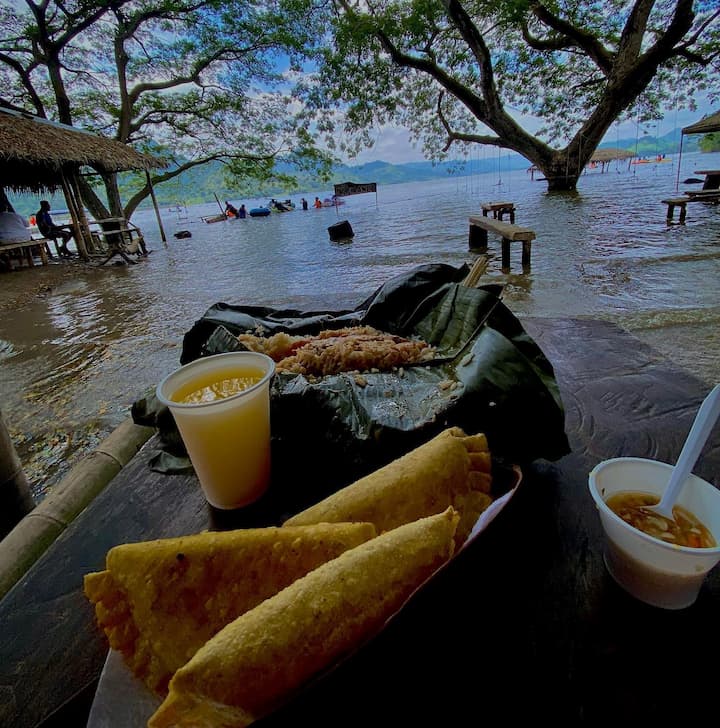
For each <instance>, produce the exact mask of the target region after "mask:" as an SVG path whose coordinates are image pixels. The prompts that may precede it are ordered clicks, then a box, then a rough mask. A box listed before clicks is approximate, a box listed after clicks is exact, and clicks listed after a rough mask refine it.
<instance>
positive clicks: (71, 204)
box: [60, 170, 90, 260]
mask: <svg viewBox="0 0 720 728" xmlns="http://www.w3.org/2000/svg"><path fill="white" fill-rule="evenodd" d="M60 176H61V179H62V187H63V192H64V194H65V201H66V202H67V205H68V210H70V217H71V219H72V222H73V234H74V235H75V242H76V243H77V248H78V252H79V253H80V257H81V258H83V260H89V257H90V256H89V255H88V252H87V248H86V246H85V236H84V234H83V231H82V227H81V226H80V220H79V218H78V214H79V213H78V210H77V205H76V203H75V197H74V195H73V191H72V188H71V186H70V184H69V182H68V181H67V178H66V177H65V172H64V171H63V170H60Z"/></svg>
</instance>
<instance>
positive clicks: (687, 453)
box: [645, 384, 720, 520]
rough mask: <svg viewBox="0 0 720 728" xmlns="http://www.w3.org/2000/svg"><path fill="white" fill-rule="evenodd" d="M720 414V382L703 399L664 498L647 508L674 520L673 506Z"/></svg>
mask: <svg viewBox="0 0 720 728" xmlns="http://www.w3.org/2000/svg"><path fill="white" fill-rule="evenodd" d="M718 415H720V384H716V385H715V387H714V388H713V389H712V391H711V392H710V394H708V396H707V397H705V399H704V400H703V403H702V404H701V405H700V409H699V410H698V413H697V415H695V421H694V422H693V424H692V427H691V428H690V432H689V433H688V436H687V439H686V440H685V444H684V445H683V449H682V451H681V453H680V457H679V458H678V460H677V463H676V464H675V467H674V468H673V471H672V473H671V474H670V480H669V481H668V484H667V487H666V488H665V492H664V493H663V496H662V499H661V500H660V502H659V503H658V504H657V505H655V506H646V507H645V508H646V510H648V511H653V512H654V513H657V514H658V515H661V516H665V518H669V519H670V520H673V506H674V505H675V501H676V500H677V497H678V496H679V495H680V491H681V490H682V488H683V486H684V485H685V481H686V480H687V479H688V476H689V475H690V473H691V472H692V469H693V468H694V467H695V462H696V461H697V459H698V457H699V456H700V451H701V450H702V449H703V446H704V445H705V442H706V440H707V439H708V436H709V435H710V433H711V432H712V429H713V427H714V426H715V422H716V421H717V419H718Z"/></svg>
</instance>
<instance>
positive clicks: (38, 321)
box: [0, 155, 720, 499]
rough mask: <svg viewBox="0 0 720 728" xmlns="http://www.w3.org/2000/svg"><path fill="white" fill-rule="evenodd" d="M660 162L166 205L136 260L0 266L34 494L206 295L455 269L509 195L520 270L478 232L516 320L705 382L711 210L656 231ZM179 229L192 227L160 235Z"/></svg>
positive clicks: (88, 445) (109, 416) (83, 444)
mask: <svg viewBox="0 0 720 728" xmlns="http://www.w3.org/2000/svg"><path fill="white" fill-rule="evenodd" d="M686 164H687V165H688V166H687V167H686V166H685V165H686ZM646 166H650V165H646ZM661 167H662V168H663V169H658V170H652V169H642V170H641V172H639V173H638V175H631V174H629V173H621V172H620V170H619V169H618V170H617V171H616V172H612V173H611V174H606V175H602V176H601V175H599V174H597V175H593V176H592V177H591V176H590V175H587V176H586V177H584V178H583V179H582V180H581V183H580V191H579V192H578V193H577V194H574V195H549V194H547V193H546V192H545V189H544V185H542V183H538V182H534V183H533V182H531V181H530V180H529V179H528V178H527V175H525V173H524V172H523V171H520V172H517V173H513V174H512V175H504V177H503V180H502V184H498V176H497V175H480V176H478V177H476V178H472V177H463V178H455V179H448V180H446V181H440V182H433V183H412V184H402V185H392V186H386V187H382V188H379V193H378V200H377V204H376V202H375V199H374V195H363V196H357V197H352V198H347V202H346V204H345V205H344V206H343V207H341V208H338V210H337V211H336V210H335V209H333V208H325V209H322V210H309V211H306V212H304V211H302V210H299V209H298V210H295V211H293V212H290V213H278V214H274V215H272V216H270V217H268V218H259V219H248V220H236V221H232V222H222V223H217V224H214V225H208V224H205V223H203V222H202V221H201V220H200V216H201V215H204V214H208V213H210V212H212V206H211V205H208V206H199V207H197V208H191V209H190V210H189V211H188V216H187V218H186V219H180V218H179V216H178V215H177V214H176V213H174V212H171V211H169V210H165V211H163V221H164V225H165V229H166V233H167V236H168V244H167V247H166V246H165V245H163V243H162V241H161V240H160V235H159V232H158V229H157V224H156V222H155V221H154V214H153V213H152V211H140V212H138V213H137V215H136V216H134V218H133V222H134V223H135V224H138V225H139V226H140V227H141V228H142V229H143V232H144V233H145V237H146V240H147V241H148V243H149V247H150V248H151V249H153V253H152V255H150V257H149V258H148V259H147V260H145V261H143V262H141V263H139V264H138V265H134V266H112V265H110V266H105V267H103V268H101V269H96V268H93V267H89V266H86V265H84V264H81V263H79V262H73V263H71V264H69V265H67V266H60V265H51V266H49V267H48V268H35V269H22V270H20V271H16V272H14V273H10V274H3V275H2V277H1V278H0V280H2V284H3V285H2V287H1V288H0V314H1V315H0V402H2V404H1V405H0V407H1V408H2V411H3V414H4V416H5V419H6V421H7V423H8V426H9V429H10V432H11V435H12V436H13V439H14V441H15V443H16V447H17V449H18V452H19V454H20V457H21V460H22V462H23V465H24V467H25V468H26V471H27V473H28V476H29V478H30V480H31V482H32V485H33V488H34V492H35V495H36V498H38V499H39V498H42V496H43V494H44V493H45V492H46V491H47V489H48V488H49V487H52V485H53V484H54V483H55V482H57V481H58V480H59V479H60V478H61V477H62V475H64V474H65V473H66V472H67V471H68V469H69V468H70V467H71V466H72V464H73V463H74V462H76V461H77V460H78V459H79V458H80V457H82V455H83V454H85V453H87V452H88V451H90V450H92V448H93V447H94V446H96V445H97V444H98V443H99V442H100V441H101V440H102V439H104V437H105V436H107V434H109V432H111V431H112V430H113V429H114V428H115V427H116V426H117V425H118V424H119V423H120V422H122V421H123V420H124V419H126V418H127V417H128V416H129V412H130V406H131V405H132V403H133V402H134V401H135V400H137V399H138V398H140V397H142V396H143V395H144V393H145V392H146V391H147V390H148V389H149V388H150V387H154V385H155V384H156V383H157V381H159V380H160V379H161V378H162V377H163V376H164V375H165V374H166V373H167V372H169V371H170V370H171V369H173V368H174V367H175V366H177V363H178V360H179V356H180V350H181V346H182V337H183V335H184V333H185V332H186V331H187V330H188V329H189V328H190V326H192V324H193V323H194V322H195V321H196V320H197V319H198V318H200V317H201V316H202V314H203V313H204V312H205V310H206V309H207V308H208V307H209V306H211V305H212V304H214V303H217V302H219V301H225V302H227V303H236V304H257V305H267V306H271V307H283V308H286V307H287V308H299V309H308V308H310V309H314V308H327V309H341V308H352V307H354V306H355V305H357V304H359V303H360V302H361V301H362V300H363V299H364V298H365V297H366V296H367V295H368V294H369V293H371V292H372V291H373V290H374V289H375V288H377V286H379V285H381V284H382V283H383V282H384V281H386V280H387V279H388V278H390V277H392V276H393V275H396V274H398V273H401V272H405V271H407V270H409V269H410V268H412V267H414V266H416V265H421V264H424V263H447V264H450V265H454V266H459V265H462V264H463V263H466V262H468V261H471V260H472V259H473V257H474V256H473V255H472V254H471V253H469V252H468V247H467V238H468V224H467V218H468V216H469V215H472V214H478V211H479V203H480V201H485V200H490V199H510V200H513V201H514V202H515V204H516V207H517V220H516V222H517V223H518V224H520V225H526V226H528V227H531V228H533V229H534V230H535V231H536V234H537V239H536V241H535V242H534V243H533V250H532V269H531V271H530V272H529V273H522V272H521V267H520V261H519V256H520V250H519V246H518V247H517V248H513V252H512V261H511V270H510V272H509V273H505V272H503V271H501V270H500V244H499V240H493V239H492V237H491V241H490V248H489V257H490V265H489V269H488V274H487V275H486V277H485V278H484V279H483V282H484V283H500V284H502V285H503V286H504V299H505V302H506V304H507V305H508V307H509V308H510V309H511V310H512V311H513V313H515V314H516V315H517V316H518V318H520V319H521V320H522V319H523V318H526V317H548V318H552V317H580V318H587V317H589V318H601V319H605V320H609V321H612V322H614V323H617V324H618V325H619V326H621V327H623V328H625V329H627V330H629V331H630V332H632V333H633V334H635V335H636V336H637V337H638V338H639V339H641V340H642V341H644V342H645V343H647V344H649V345H650V346H652V347H653V348H655V349H657V350H658V351H659V352H661V353H662V354H663V355H665V356H667V357H668V358H669V359H671V360H672V361H674V362H675V363H676V364H678V365H679V366H681V367H682V368H684V369H687V370H688V371H690V372H691V373H693V374H695V375H696V376H698V377H699V378H701V379H703V380H704V381H706V382H707V383H708V384H712V383H713V380H716V379H717V372H718V368H719V366H720V334H719V333H718V332H719V331H720V293H718V287H717V280H718V278H719V277H720V214H718V212H719V211H718V208H717V207H713V206H710V205H705V204H695V205H690V206H689V208H688V218H687V224H686V225H683V226H680V225H676V226H671V227H668V226H667V225H666V224H665V209H664V206H662V205H661V204H660V200H661V199H664V198H665V197H667V196H668V195H669V194H670V193H671V191H672V189H673V188H674V184H675V174H676V173H677V169H675V165H674V164H673V165H670V164H665V165H658V168H661ZM710 167H716V168H717V167H720V155H703V157H702V161H701V162H700V161H699V160H698V159H693V158H692V155H688V157H687V158H686V157H684V158H683V170H681V177H682V178H684V177H685V176H691V175H692V172H693V170H694V169H699V168H710ZM306 196H307V195H306ZM297 197H298V199H299V197H300V196H299V195H297ZM243 201H244V202H246V204H248V203H249V206H252V204H253V201H248V200H237V202H243ZM233 202H236V201H235V200H233ZM216 209H217V208H216ZM341 219H348V220H349V221H350V222H351V224H352V226H353V229H354V230H355V238H354V239H353V241H352V243H350V244H345V245H342V244H336V243H332V242H331V241H330V240H329V239H328V231H327V228H328V226H330V225H332V224H334V223H335V222H337V221H338V220H341ZM181 229H186V230H188V231H190V232H191V236H192V237H191V238H188V239H175V238H174V236H173V234H174V232H176V231H178V230H181ZM568 345H569V346H571V345H572V342H568Z"/></svg>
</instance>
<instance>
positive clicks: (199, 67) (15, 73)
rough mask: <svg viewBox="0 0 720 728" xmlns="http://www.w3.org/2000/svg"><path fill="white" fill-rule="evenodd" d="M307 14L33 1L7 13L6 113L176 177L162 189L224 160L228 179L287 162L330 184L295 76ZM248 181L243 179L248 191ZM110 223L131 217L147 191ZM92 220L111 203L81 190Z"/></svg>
mask: <svg viewBox="0 0 720 728" xmlns="http://www.w3.org/2000/svg"><path fill="white" fill-rule="evenodd" d="M304 12H305V8H304V7H301V6H298V7H297V8H295V10H293V8H292V7H291V6H289V7H286V8H281V6H280V2H279V0H277V1H276V0H271V1H270V2H264V1H261V0H228V1H223V2H219V1H218V0H195V1H193V0H147V1H144V2H138V1H137V0H114V1H113V2H102V3H86V2H81V1H77V2H76V1H73V2H69V3H67V2H65V3H60V2H58V1H57V0H49V1H48V0H45V1H44V2H40V3H38V2H34V0H25V1H24V5H23V4H20V3H18V4H16V6H13V7H3V8H2V9H0V22H2V27H3V30H2V31H0V80H2V81H3V86H2V89H3V90H2V91H0V104H3V105H6V106H9V107H11V108H16V109H24V110H28V111H31V112H33V113H37V114H39V115H40V116H43V117H46V118H51V119H56V120H58V121H61V122H63V123H66V124H71V125H75V126H80V127H83V128H86V129H90V130H95V131H98V132H100V133H102V134H104V135H106V136H110V137H112V138H115V139H117V140H119V141H122V142H125V143H129V144H133V146H135V147H136V148H138V149H140V150H141V151H149V152H150V153H152V154H154V155H156V156H163V157H165V159H166V160H167V161H168V163H169V166H168V168H167V169H166V171H165V172H162V173H160V174H158V175H157V177H156V182H157V183H161V182H163V181H168V180H170V179H173V178H175V177H177V176H178V175H180V174H182V172H183V171H185V170H187V169H191V168H193V167H196V166H199V165H202V164H205V163H208V162H210V161H212V160H220V161H222V162H224V163H226V167H227V169H228V174H229V175H230V176H232V175H238V174H241V175H255V176H257V178H258V180H259V181H260V182H261V181H263V180H267V179H272V178H275V177H277V176H278V175H279V174H280V173H278V172H277V171H276V169H275V168H276V163H278V162H281V163H282V168H283V170H285V171H284V172H283V173H282V174H283V175H286V176H287V174H288V173H287V169H288V166H289V167H290V168H292V167H293V166H298V167H299V168H301V169H304V168H306V167H307V165H308V164H312V165H313V166H314V167H315V168H316V169H317V170H318V172H319V173H321V174H322V173H326V172H327V170H328V169H329V166H330V163H331V159H330V156H329V155H328V154H323V153H322V152H320V151H319V150H318V148H317V145H316V143H315V140H314V139H313V137H312V136H311V135H310V134H309V133H308V129H309V124H310V120H309V119H308V118H306V117H305V116H304V114H303V109H302V107H301V105H299V104H298V102H297V99H296V98H295V97H294V96H293V86H294V81H293V74H294V73H295V72H296V69H297V68H298V67H299V64H300V58H301V57H302V53H303V51H304V49H305V47H306V45H307V43H308V37H306V35H305V34H304V31H303V30H302V28H303V24H304V20H305V15H304ZM243 181H245V180H243ZM105 186H106V190H107V198H108V201H109V207H110V208H111V212H112V213H113V214H125V215H126V216H129V215H130V214H131V213H132V211H133V210H134V209H135V207H136V206H137V205H138V204H140V202H142V200H143V199H144V198H145V197H146V196H147V195H148V194H149V188H147V187H145V186H144V183H143V187H142V189H141V190H140V191H139V192H138V193H137V194H136V195H134V196H133V197H132V198H131V200H130V201H129V202H128V204H127V205H126V206H125V208H124V210H122V209H118V207H119V204H120V203H119V195H118V188H117V180H115V179H114V178H112V179H106V180H105ZM83 197H84V198H85V202H86V204H87V205H88V207H89V208H90V210H91V212H93V214H95V215H96V216H103V217H107V216H108V215H107V210H106V208H105V205H104V203H103V202H102V201H101V200H100V199H99V198H98V197H97V196H96V195H95V194H94V192H93V190H92V189H91V188H90V187H89V186H85V187H84V190H83Z"/></svg>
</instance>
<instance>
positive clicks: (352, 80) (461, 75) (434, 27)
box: [309, 0, 720, 189]
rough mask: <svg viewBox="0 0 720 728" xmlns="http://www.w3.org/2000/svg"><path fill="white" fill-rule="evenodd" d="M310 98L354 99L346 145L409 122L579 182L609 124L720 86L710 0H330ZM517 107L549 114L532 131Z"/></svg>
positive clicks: (690, 101) (716, 24)
mask: <svg viewBox="0 0 720 728" xmlns="http://www.w3.org/2000/svg"><path fill="white" fill-rule="evenodd" d="M334 9H335V12H334V14H333V16H332V22H333V27H332V32H331V33H330V34H329V37H328V43H327V44H326V46H325V48H324V49H323V50H322V51H321V52H320V61H319V82H318V85H317V87H316V88H315V89H314V91H313V93H311V94H310V95H309V101H310V103H311V104H312V106H313V108H315V109H317V110H320V109H328V108H345V109H346V110H347V115H346V125H345V131H346V133H347V135H348V136H349V138H348V140H347V142H346V146H347V148H348V149H350V150H351V151H354V150H357V149H358V148H359V147H360V146H362V145H364V144H369V143H371V133H370V130H372V129H373V128H374V127H376V126H377V125H378V124H383V123H389V122H392V123H396V124H400V125H403V126H406V127H407V128H409V129H410V130H411V133H412V135H413V137H414V138H415V139H416V140H419V141H421V142H422V143H423V146H424V149H425V151H426V152H427V154H428V155H429V156H431V157H432V158H435V159H443V158H445V156H446V155H447V154H448V153H449V151H450V149H451V148H452V147H453V146H455V145H458V144H460V145H466V144H472V143H480V144H489V145H493V146H498V147H505V148H508V149H512V150H514V151H517V152H519V153H520V154H522V155H523V156H525V157H526V158H528V159H529V160H531V161H532V162H533V163H534V164H536V165H537V166H538V167H539V168H540V169H541V170H543V172H545V175H546V177H547V179H548V183H549V186H550V188H551V189H568V188H573V187H574V186H575V184H576V182H577V179H578V176H579V174H580V172H581V171H582V169H583V167H584V165H585V163H586V162H587V161H588V160H589V159H590V157H591V156H592V153H593V152H594V151H595V149H596V148H597V145H598V144H599V143H600V141H601V140H602V138H603V136H604V135H605V133H606V132H607V131H608V129H609V128H610V127H611V125H612V124H613V123H614V122H615V121H617V120H618V119H622V118H634V119H637V120H638V121H647V120H649V119H657V118H659V116H660V115H661V113H662V111H663V110H664V109H668V108H675V109H677V108H684V107H693V105H694V96H695V94H696V93H698V92H706V93H708V94H709V97H710V98H711V99H716V98H718V95H719V93H720V82H719V81H718V79H720V7H718V4H717V2H714V1H713V0H695V1H694V2H693V0H635V2H623V1H621V0H604V1H603V2H593V3H588V2H584V1H583V0H556V1H555V2H537V1H534V0H373V2H371V3H366V2H352V1H351V0H335V4H334ZM522 115H527V116H528V117H535V118H538V119H540V120H541V123H542V126H541V128H540V129H539V130H537V131H534V132H531V131H530V130H528V129H527V128H525V125H524V124H523V123H522V122H521V121H518V119H521V118H522Z"/></svg>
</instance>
